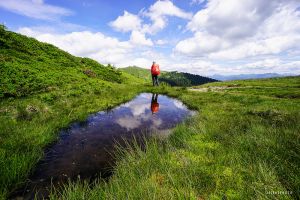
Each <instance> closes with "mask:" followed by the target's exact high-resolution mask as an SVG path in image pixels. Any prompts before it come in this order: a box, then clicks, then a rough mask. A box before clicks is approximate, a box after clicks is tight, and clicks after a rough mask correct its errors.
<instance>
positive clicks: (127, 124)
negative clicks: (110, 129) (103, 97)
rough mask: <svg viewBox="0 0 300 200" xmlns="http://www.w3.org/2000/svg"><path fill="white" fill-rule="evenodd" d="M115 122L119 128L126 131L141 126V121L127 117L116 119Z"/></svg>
mask: <svg viewBox="0 0 300 200" xmlns="http://www.w3.org/2000/svg"><path fill="white" fill-rule="evenodd" d="M116 122H117V124H119V125H120V126H121V127H123V128H126V129H127V130H131V129H135V128H137V127H139V126H140V125H141V124H142V122H141V120H138V119H137V118H134V117H132V116H128V115H127V116H125V117H121V118H119V119H117V120H116Z"/></svg>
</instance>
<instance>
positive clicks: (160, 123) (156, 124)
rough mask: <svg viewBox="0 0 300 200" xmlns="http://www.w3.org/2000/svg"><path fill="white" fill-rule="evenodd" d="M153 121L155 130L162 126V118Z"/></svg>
mask: <svg viewBox="0 0 300 200" xmlns="http://www.w3.org/2000/svg"><path fill="white" fill-rule="evenodd" d="M151 121H152V123H153V125H154V126H155V128H158V127H159V126H160V125H162V120H161V119H160V118H157V119H156V118H152V119H151Z"/></svg>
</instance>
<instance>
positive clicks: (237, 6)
mask: <svg viewBox="0 0 300 200" xmlns="http://www.w3.org/2000/svg"><path fill="white" fill-rule="evenodd" d="M297 5H298V4H296V3H295V1H293V0H288V1H284V3H283V1H281V0H274V1H261V0H253V1H240V0H222V1H221V0H210V1H208V4H207V7H206V8H205V9H202V10H200V11H199V12H197V13H196V14H195V15H194V17H193V19H192V20H191V21H190V22H189V23H188V25H187V29H189V30H190V31H192V32H193V33H194V36H193V37H190V38H187V39H184V40H182V41H180V42H178V44H177V45H176V47H175V49H174V50H175V52H177V53H179V54H182V55H186V56H194V57H206V58H208V59H218V60H230V59H245V58H251V57H256V56H262V55H276V54H280V53H283V52H286V51H288V50H291V49H293V50H295V49H297V48H299V47H297V43H299V41H300V11H299V10H296V8H297Z"/></svg>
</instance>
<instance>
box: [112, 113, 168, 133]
mask: <svg viewBox="0 0 300 200" xmlns="http://www.w3.org/2000/svg"><path fill="white" fill-rule="evenodd" d="M116 123H117V124H119V125H120V126H121V127H123V128H126V129H127V130H132V129H136V128H138V127H139V126H142V124H145V123H146V124H148V125H149V126H150V127H151V129H159V128H160V126H161V125H163V120H162V119H161V118H158V117H157V116H153V115H152V114H151V113H142V114H140V115H138V116H130V115H126V116H124V117H120V118H118V119H117V120H116Z"/></svg>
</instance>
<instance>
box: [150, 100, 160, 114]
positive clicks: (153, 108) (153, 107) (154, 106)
mask: <svg viewBox="0 0 300 200" xmlns="http://www.w3.org/2000/svg"><path fill="white" fill-rule="evenodd" d="M158 110H159V103H157V102H152V103H151V111H152V113H157V112H158Z"/></svg>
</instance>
